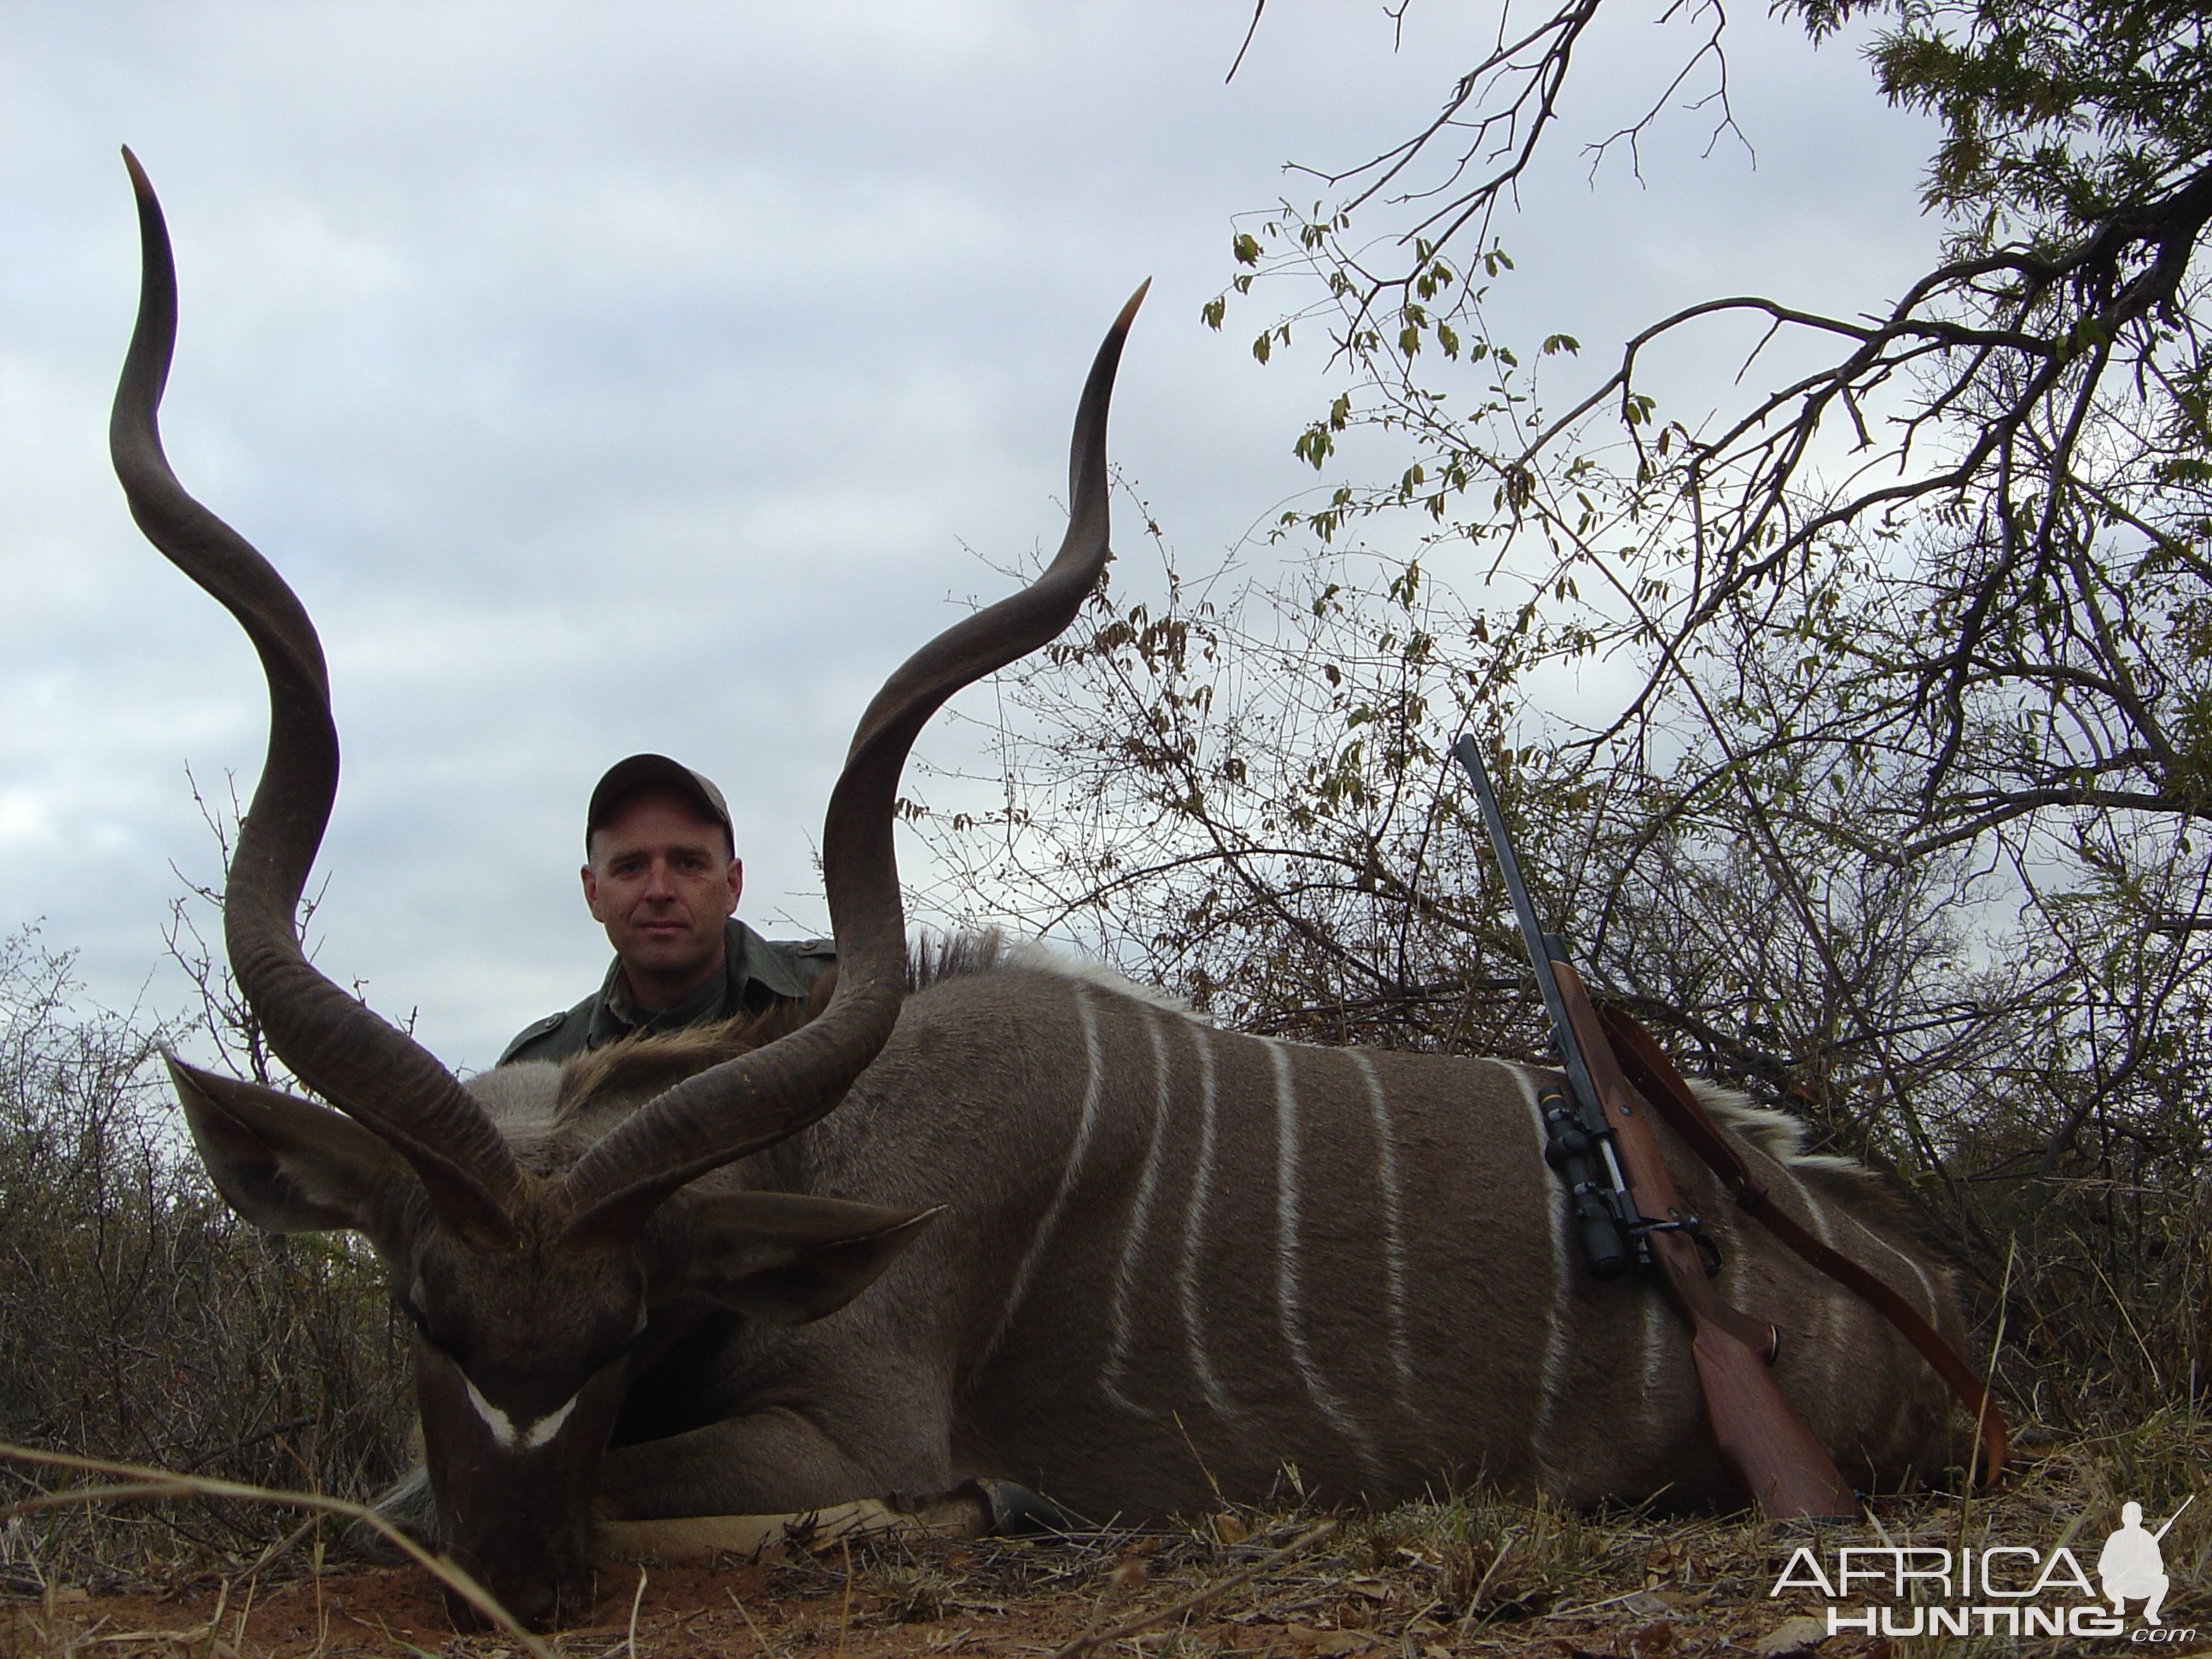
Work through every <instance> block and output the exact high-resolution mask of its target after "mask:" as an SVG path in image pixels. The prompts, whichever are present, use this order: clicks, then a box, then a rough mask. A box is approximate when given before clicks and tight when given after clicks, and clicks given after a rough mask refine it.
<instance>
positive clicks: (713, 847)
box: [499, 755, 836, 1066]
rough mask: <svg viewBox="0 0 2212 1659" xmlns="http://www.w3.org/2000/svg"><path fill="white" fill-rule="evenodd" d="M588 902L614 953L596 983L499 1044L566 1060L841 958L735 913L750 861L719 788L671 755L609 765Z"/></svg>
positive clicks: (793, 985) (811, 973)
mask: <svg viewBox="0 0 2212 1659" xmlns="http://www.w3.org/2000/svg"><path fill="white" fill-rule="evenodd" d="M584 854H585V864H584V868H583V878H584V902H585V903H586V905H588V906H589V907H590V908H591V912H592V916H593V918H594V919H595V920H597V921H599V923H600V924H601V925H602V926H603V927H605V928H606V930H607V938H608V939H609V941H610V942H611V943H612V945H614V947H615V960H614V965H613V966H612V967H611V968H609V969H607V977H606V981H605V983H604V984H602V985H601V986H600V987H599V989H598V991H596V992H594V993H593V994H592V995H590V996H588V997H586V998H585V999H584V1000H582V1001H581V1002H580V1003H578V1004H577V1005H576V1006H574V1007H573V1008H571V1009H569V1010H568V1012H566V1013H562V1014H549V1015H547V1016H546V1017H545V1018H544V1019H541V1020H539V1021H538V1022H537V1023H536V1024H533V1025H531V1026H528V1027H526V1029H525V1030H523V1031H522V1032H521V1033H520V1035H518V1036H516V1037H515V1039H514V1041H513V1042H510V1043H508V1044H507V1052H506V1053H504V1054H501V1055H500V1057H499V1064H501V1066H505V1065H507V1064H508V1063H509V1062H511V1061H513V1060H566V1059H568V1057H569V1056H570V1055H571V1054H581V1053H582V1052H584V1050H586V1049H587V1048H603V1047H604V1046H605V1045H606V1044H607V1043H610V1042H616V1041H617V1040H618V1039H620V1038H623V1037H626V1036H635V1035H638V1034H641V1033H646V1032H653V1031H680V1030H684V1029H686V1028H687V1027H690V1026H693V1025H704V1024H709V1023H710V1022H712V1021H715V1020H720V1019H726V1018H729V1017H730V1016H731V1015H732V1014H737V1013H761V1012H766V1011H767V1010H768V1009H769V1008H771V1007H773V1006H775V1004H776V1003H778V1002H779V1001H785V1000H799V999H802V998H804V997H805V995H806V994H807V992H808V990H809V989H810V988H811V987H812V986H813V984H814V982H815V981H817V980H818V979H820V978H821V977H822V976H823V975H824V974H826V973H828V972H829V969H831V968H832V967H833V966H835V965H836V947H835V946H834V945H832V944H831V943H830V941H829V940H828V939H806V940H803V941H793V942H778V943H771V942H770V941H769V940H767V939H763V938H762V937H761V936H760V935H759V934H758V933H755V932H753V930H752V929H751V928H750V927H746V926H745V924H744V923H743V922H742V921H738V919H737V915H736V911H737V908H738V895H739V894H740V893H742V892H743V891H744V864H743V863H741V862H740V861H739V860H738V856H737V848H736V843H735V838H734V836H733V833H732V829H731V827H730V809H729V805H728V803H726V801H725V800H724V799H722V792H721V791H720V790H719V789H717V788H716V787H714V785H713V784H712V783H710V782H708V781H707V780H706V779H705V778H703V777H702V776H700V775H699V774H698V773H696V772H694V771H693V770H691V769H690V767H688V766H684V765H680V764H678V763H677V762H675V761H672V760H671V759H669V758H668V757H667V756H665V755H632V756H631V757H629V759H627V760H623V761H617V763H615V764H614V765H613V766H611V767H610V768H609V769H608V770H607V774H606V775H605V777H603V778H601V779H600V780H599V787H597V788H595V789H593V790H592V799H591V804H590V805H589V806H588V808H586V811H585V815H584Z"/></svg>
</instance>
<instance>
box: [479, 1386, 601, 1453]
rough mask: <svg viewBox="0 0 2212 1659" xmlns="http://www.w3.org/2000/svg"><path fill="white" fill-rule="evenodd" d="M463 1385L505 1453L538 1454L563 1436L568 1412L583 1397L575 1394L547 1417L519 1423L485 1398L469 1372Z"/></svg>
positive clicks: (493, 1441) (495, 1441)
mask: <svg viewBox="0 0 2212 1659" xmlns="http://www.w3.org/2000/svg"><path fill="white" fill-rule="evenodd" d="M461 1383H462V1386H463V1387H464V1388H465V1389H467V1390H468V1395H469V1404H470V1405H471V1406H472V1407H475V1409H476V1414H477V1417H478V1418H479V1419H482V1421H483V1425H484V1427H486V1428H488V1429H489V1430H490V1431H491V1437H492V1443H494V1444H495V1445H496V1446H498V1447H499V1448H500V1449H501V1450H502V1451H510V1452H525V1451H538V1450H541V1449H544V1447H547V1446H550V1445H551V1444H552V1443H553V1437H554V1436H556V1435H557V1434H559V1433H560V1432H561V1430H562V1425H565V1424H566V1423H567V1422H568V1413H571V1412H573V1411H574V1410H575V1409H576V1401H577V1399H578V1398H579V1396H578V1395H573V1394H572V1395H569V1396H568V1399H567V1400H565V1401H562V1403H561V1404H560V1405H558V1406H556V1407H554V1408H553V1409H552V1410H551V1411H550V1412H548V1413H545V1415H544V1416H543V1417H537V1418H530V1419H525V1420H524V1421H522V1422H520V1423H517V1422H516V1421H515V1420H514V1419H513V1418H511V1417H509V1416H508V1415H507V1413H505V1412H503V1411H501V1409H500V1408H499V1407H496V1406H495V1405H493V1404H492V1403H491V1401H489V1400H487V1399H485V1398H484V1397H483V1391H482V1390H481V1389H478V1388H477V1385H476V1382H475V1379H474V1378H472V1377H471V1376H469V1375H468V1374H467V1373H466V1372H463V1373H462V1375H461Z"/></svg>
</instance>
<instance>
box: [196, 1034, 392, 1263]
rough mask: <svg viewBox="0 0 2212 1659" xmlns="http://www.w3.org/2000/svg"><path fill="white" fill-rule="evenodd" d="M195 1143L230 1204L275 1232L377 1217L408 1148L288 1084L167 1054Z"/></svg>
mask: <svg viewBox="0 0 2212 1659" xmlns="http://www.w3.org/2000/svg"><path fill="white" fill-rule="evenodd" d="M164 1058H165V1059H167V1060H168V1062H169V1078H170V1080H171V1081H172V1082H173V1083H174V1084H175V1085H176V1089H177V1103H178V1104H179V1105H180V1106H182V1107H183V1108H184V1109H185V1121H186V1122H188V1123H190V1124H191V1130H192V1144H193V1145H194V1146H197V1147H198V1148H199V1154H200V1161H201V1162H202V1163H204V1164H206V1165H207V1172H208V1174H209V1175H210V1176H211V1177H213V1179H214V1181H215V1184H216V1190H218V1191H219V1192H221V1193H222V1195H223V1197H224V1198H225V1199H226V1200H228V1201H229V1204H230V1207H231V1208H232V1209H234V1210H235V1211H237V1212H239V1214H240V1215H242V1216H244V1217H245V1218H246V1219H247V1220H248V1221H250V1222H252V1224H253V1225H255V1226H257V1227H259V1228H261V1229H263V1230H264V1231H267V1232H272V1233H311V1232H322V1231H328V1230H330V1229H331V1228H337V1227H351V1228H355V1229H356V1230H358V1231H362V1232H364V1233H367V1234H368V1236H369V1237H370V1238H371V1240H372V1241H373V1242H375V1243H382V1242H383V1238H382V1236H381V1235H382V1232H383V1231H384V1230H383V1229H381V1228H380V1226H379V1225H377V1224H378V1222H379V1221H380V1218H381V1217H382V1215H383V1213H384V1209H383V1200H386V1197H387V1196H388V1194H390V1193H391V1192H392V1182H393V1181H394V1180H395V1178H399V1177H404V1176H406V1175H407V1165H406V1164H405V1162H404V1160H403V1159H402V1158H400V1157H399V1155H398V1153H397V1152H393V1151H392V1148H390V1147H389V1146H386V1145H385V1144H384V1142H382V1141H381V1140H380V1139H377V1138H376V1137H375V1136H374V1135H373V1134H371V1133H369V1132H368V1130H366V1129H364V1128H362V1127H361V1125H359V1124H358V1123H356V1122H355V1121H353V1120H352V1119H351V1118H349V1117H347V1116H346V1115H343V1113H340V1112H334V1111H332V1110H331V1109H330V1108H329V1107H327V1106H319V1105H317V1104H316V1103H314V1102H313V1101H311V1100H301V1098H300V1097H298V1096H296V1095H288V1094H286V1093H285V1092H284V1091H283V1090H281V1089H271V1088H269V1087H267V1086H266V1085H262V1084H258V1083H246V1082H244V1081H242V1080H240V1079H237V1078H234V1077H222V1076H220V1075H218V1074H217V1073H213V1072H204V1071H201V1070H200V1069H199V1068H198V1067H197V1066H187V1065H185V1063H184V1062H183V1061H182V1060H179V1059H177V1057H176V1056H175V1055H173V1054H166V1055H164Z"/></svg>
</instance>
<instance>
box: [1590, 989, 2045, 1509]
mask: <svg viewBox="0 0 2212 1659" xmlns="http://www.w3.org/2000/svg"><path fill="white" fill-rule="evenodd" d="M1597 1015H1598V1021H1599V1023H1600V1024H1601V1025H1602V1026H1603V1027H1604V1028H1605V1035H1606V1036H1607V1037H1608V1038H1609V1039H1610V1040H1611V1047H1612V1048H1613V1050H1614V1052H1615V1054H1616V1055H1617V1057H1618V1058H1619V1060H1620V1065H1621V1067H1622V1069H1623V1070H1624V1071H1625V1072H1626V1073H1627V1074H1628V1076H1629V1078H1630V1079H1631V1080H1632V1083H1633V1085H1634V1086H1635V1087H1636V1088H1638V1090H1639V1091H1641V1092H1642V1094H1643V1095H1644V1098H1645V1099H1647V1100H1649V1101H1650V1102H1652V1103H1654V1104H1655V1105H1656V1107H1657V1109H1658V1110H1659V1112H1660V1113H1661V1115H1663V1116H1664V1117H1665V1118H1666V1120H1667V1121H1668V1124H1669V1126H1671V1127H1673V1129H1674V1133H1676V1134H1679V1135H1680V1136H1681V1137H1682V1139H1684V1140H1685V1141H1686V1142H1688V1143H1689V1146H1690V1150H1691V1151H1692V1152H1695V1153H1696V1154H1697V1155H1698V1156H1699V1158H1702V1159H1704V1160H1705V1164H1707V1165H1708V1166H1709V1167H1710V1168H1711V1170H1712V1171H1713V1173H1714V1174H1715V1175H1717V1176H1719V1177H1720V1178H1721V1182H1722V1184H1723V1186H1725V1187H1726V1188H1728V1189H1729V1193H1730V1194H1731V1195H1733V1196H1734V1198H1735V1201H1736V1203H1737V1205H1738V1206H1740V1207H1741V1208H1742V1209H1744V1210H1746V1211H1747V1212H1750V1213H1751V1214H1752V1215H1753V1216H1755V1217H1756V1218H1758V1219H1759V1222H1760V1224H1761V1225H1764V1226H1765V1228H1766V1230H1767V1231H1769V1232H1771V1233H1772V1234H1773V1235H1774V1236H1775V1237H1777V1238H1778V1239H1780V1240H1781V1241H1782V1242H1783V1243H1784V1244H1787V1245H1788V1246H1789V1247H1790V1249H1793V1250H1795V1251H1796V1253H1797V1254H1798V1255H1801V1256H1802V1257H1803V1258H1804V1259H1805V1260H1806V1261H1808V1262H1810V1263H1811V1264H1812V1265H1813V1266H1814V1267H1817V1268H1819V1269H1820V1271H1821V1272H1822V1273H1826V1274H1827V1275H1828V1276H1829V1277H1830V1278H1831V1279H1835V1280H1836V1281H1837V1282H1838V1283H1839V1284H1841V1285H1845V1286H1846V1287H1848V1288H1849V1289H1850V1290H1852V1291H1856V1292H1857V1294H1858V1295H1859V1296H1860V1297H1863V1299H1864V1300H1865V1301H1866V1303H1867V1304H1868V1305H1869V1306H1870V1307H1872V1308H1873V1309H1874V1310H1875V1312H1877V1313H1879V1314H1881V1316H1882V1317H1883V1318H1885V1319H1887V1320H1888V1321H1889V1322H1890V1323H1891V1324H1893V1325H1894V1326H1895V1327H1897V1328H1898V1330H1899V1332H1900V1333H1901V1334H1903V1335H1904V1337H1905V1340H1906V1341H1908V1342H1910V1343H1911V1344H1912V1346H1914V1347H1916V1348H1917V1349H1918V1350H1919V1351H1920V1353H1921V1355H1922V1357H1923V1358H1925V1359H1926V1360H1927V1361H1928V1363H1929V1364H1930V1365H1931V1366H1933V1367H1934V1368H1935V1370H1936V1375H1938V1376H1941V1377H1942V1379H1943V1381H1944V1382H1945V1383H1948V1384H1949V1385H1950V1389H1951V1392H1952V1393H1953V1394H1954V1395H1957V1396H1958V1399H1959V1403H1960V1405H1961V1406H1963V1407H1965V1408H1966V1411H1967V1413H1969V1414H1970V1415H1971V1416H1972V1418H1973V1419H1974V1433H1975V1437H1976V1440H1977V1442H1978V1448H1977V1458H1976V1461H1977V1462H1978V1465H1979V1467H1978V1469H1977V1470H1976V1472H1975V1482H1974V1484H1975V1485H1976V1486H1978V1487H1980V1488H1982V1489H1984V1490H1987V1489H1988V1488H1989V1487H1990V1486H1995V1485H1996V1481H1997V1479H1998V1477H1999V1476H2000V1475H2002V1474H2003V1473H2004V1467H2005V1455H2006V1439H2005V1424H2004V1417H2003V1414H2002V1413H2001V1412H2000V1411H1999V1410H1998V1409H1997V1404H1996V1401H1995V1400H1993V1399H1992V1398H1990V1392H1989V1390H1988V1389H1987V1388H1986V1387H1984V1384H1983V1383H1982V1380H1981V1378H1979V1377H1978V1376H1975V1375H1974V1372H1973V1369H1972V1367H1971V1366H1969V1365H1968V1364H1966V1361H1965V1360H1964V1359H1963V1358H1960V1355H1959V1352H1958V1351H1957V1350H1956V1349H1954V1347H1952V1346H1951V1345H1950V1344H1949V1343H1948V1342H1946V1341H1945V1340H1943V1338H1942V1335H1941V1334H1939V1333H1938V1332H1937V1331H1936V1328H1935V1327H1933V1326H1932V1325H1930V1324H1929V1322H1927V1320H1925V1319H1923V1317H1921V1316H1920V1313H1919V1310H1917V1309H1916V1308H1914V1307H1913V1305H1912V1304H1911V1303H1909V1302H1907V1301H1906V1300H1905V1298H1904V1297H1902V1296H1900V1295H1899V1294H1898V1293H1897V1292H1896V1291H1893V1290H1892V1289H1891V1288H1890V1287H1889V1286H1888V1285H1886V1284H1884V1283H1883V1282H1882V1281H1881V1279H1877V1278H1875V1276H1874V1274H1872V1273H1869V1272H1868V1271H1867V1270H1866V1269H1865V1268H1864V1267H1861V1266H1859V1264H1858V1263H1857V1262H1856V1261H1852V1260H1851V1259H1850V1257H1849V1256H1847V1255H1844V1254H1843V1253H1842V1252H1840V1251H1838V1250H1837V1249H1835V1248H1834V1247H1833V1246H1832V1245H1830V1244H1827V1243H1824V1242H1823V1241H1822V1240H1821V1239H1820V1238H1819V1237H1817V1236H1815V1235H1814V1234H1813V1233H1812V1232H1810V1231H1808V1230H1807V1229H1806V1228H1805V1227H1804V1226H1802V1225H1800V1224H1799V1223H1798V1221H1797V1220H1796V1218H1794V1217H1793V1216H1791V1215H1790V1213H1789V1212H1787V1211H1785V1210H1784V1209H1781V1208H1780V1207H1778V1206H1777V1205H1776V1204H1775V1203H1774V1201H1773V1199H1772V1196H1771V1194H1769V1193H1768V1191H1767V1189H1766V1187H1765V1183H1764V1182H1761V1181H1759V1178H1758V1177H1757V1176H1754V1175H1753V1173H1752V1170H1751V1166H1750V1164H1747V1162H1745V1160H1744V1157H1743V1154H1742V1152H1740V1151H1739V1150H1738V1149H1737V1148H1736V1146H1735V1142H1734V1141H1733V1140H1732V1139H1730V1138H1729V1134H1728V1133H1727V1131H1725V1130H1723V1128H1722V1127H1720V1125H1718V1124H1717V1123H1716V1122H1714V1121H1713V1120H1712V1116H1711V1114H1710V1113H1708V1112H1707V1111H1706V1110H1705V1106H1704V1105H1703V1103H1700V1102H1699V1099H1698V1097H1697V1095H1696V1093H1695V1092H1694V1091H1692V1089H1691V1087H1690V1085H1689V1084H1688V1083H1687V1082H1686V1080H1685V1079H1683V1076H1682V1074H1681V1073H1680V1072H1679V1071H1677V1070H1676V1069H1675V1067H1674V1062H1673V1061H1672V1060H1668V1058H1667V1054H1666V1051H1665V1050H1664V1049H1662V1048H1660V1046H1659V1044H1658V1042H1657V1040H1656V1038H1654V1037H1653V1036H1652V1035H1651V1034H1650V1032H1649V1031H1647V1030H1644V1027H1643V1026H1642V1025H1640V1024H1638V1023H1637V1021H1636V1020H1634V1019H1633V1018H1631V1017H1630V1016H1629V1015H1627V1014H1626V1013H1623V1012H1621V1011H1620V1009H1618V1008H1601V1009H1599V1010H1598V1011H1597Z"/></svg>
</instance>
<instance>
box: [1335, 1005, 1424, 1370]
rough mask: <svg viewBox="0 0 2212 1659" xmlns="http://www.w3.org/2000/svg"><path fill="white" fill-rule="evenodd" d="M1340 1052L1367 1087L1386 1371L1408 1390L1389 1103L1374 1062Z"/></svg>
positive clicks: (1402, 1250) (1402, 1256) (1402, 1251)
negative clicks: (1379, 1209) (1386, 1320)
mask: <svg viewBox="0 0 2212 1659" xmlns="http://www.w3.org/2000/svg"><path fill="white" fill-rule="evenodd" d="M1344 1052H1345V1053H1346V1054H1348V1055H1350V1056H1351V1057H1352V1065H1353V1066H1354V1067H1355V1068H1356V1069H1357V1070H1358V1073H1359V1079H1360V1081H1361V1082H1363V1083H1364V1084H1365V1085H1367V1103H1368V1107H1369V1109H1370V1110H1371V1111H1372V1112H1373V1113H1374V1115H1375V1160H1376V1169H1375V1176H1376V1182H1377V1184H1378V1185H1379V1186H1380V1188H1381V1189H1382V1197H1383V1268H1384V1271H1385V1272H1386V1273H1388V1274H1389V1281H1390V1367H1391V1369H1392V1370H1394V1371H1395V1372H1396V1373H1397V1376H1398V1382H1399V1383H1400V1385H1401V1387H1403V1388H1407V1389H1410V1388H1411V1387H1412V1386H1413V1355H1412V1352H1410V1351H1409V1350H1408V1349H1407V1346H1406V1234H1405V1227H1404V1223H1403V1219H1402V1218H1401V1216H1400V1214H1399V1212H1398V1202H1399V1192H1398V1149H1397V1147H1396V1146H1395V1145H1393V1144H1392V1141H1391V1138H1390V1103H1389V1099H1388V1098H1387V1097H1385V1096H1384V1094H1383V1079H1381V1078H1379V1077H1377V1076H1376V1074H1375V1062H1374V1061H1373V1060H1370V1059H1368V1057H1367V1056H1366V1055H1365V1054H1364V1053H1362V1052H1361V1051H1360V1050H1359V1049H1357V1048H1346V1050H1344Z"/></svg>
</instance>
